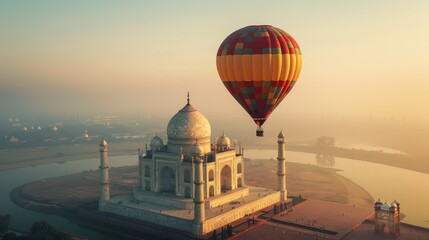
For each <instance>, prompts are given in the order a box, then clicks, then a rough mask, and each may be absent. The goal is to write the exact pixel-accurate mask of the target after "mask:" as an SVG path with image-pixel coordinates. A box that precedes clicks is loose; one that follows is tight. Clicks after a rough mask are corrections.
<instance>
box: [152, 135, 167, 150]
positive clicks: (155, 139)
mask: <svg viewBox="0 0 429 240" xmlns="http://www.w3.org/2000/svg"><path fill="white" fill-rule="evenodd" d="M162 146H164V142H163V141H162V139H161V138H160V137H158V135H155V137H153V138H152V140H150V147H151V148H160V147H162Z"/></svg>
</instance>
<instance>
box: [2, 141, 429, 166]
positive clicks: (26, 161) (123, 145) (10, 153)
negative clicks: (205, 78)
mask: <svg viewBox="0 0 429 240" xmlns="http://www.w3.org/2000/svg"><path fill="white" fill-rule="evenodd" d="M98 148H99V147H98V145H97V144H74V145H58V146H51V147H35V148H23V149H10V150H0V156H1V157H0V171H2V170H7V169H14V168H21V167H29V166H36V165H40V164H49V163H58V162H66V161H73V160H80V159H86V158H98V157H99V153H98ZM138 148H142V149H143V148H144V146H143V143H141V142H140V141H128V142H115V143H112V144H110V145H109V155H110V156H119V155H128V154H137V149H138ZM247 148H248V149H273V148H272V146H265V145H262V146H249V147H247ZM286 151H296V152H307V153H318V152H320V151H321V149H316V148H314V147H302V146H296V145H287V146H286ZM329 153H330V154H331V155H333V156H335V157H342V158H349V159H355V160H361V161H366V162H373V163H379V164H384V165H389V166H394V167H399V168H404V169H408V170H412V171H417V172H422V173H426V174H429V161H419V160H417V159H414V158H412V157H410V156H408V155H402V154H388V153H381V152H374V151H362V150H355V149H344V148H334V149H331V150H330V152H329Z"/></svg>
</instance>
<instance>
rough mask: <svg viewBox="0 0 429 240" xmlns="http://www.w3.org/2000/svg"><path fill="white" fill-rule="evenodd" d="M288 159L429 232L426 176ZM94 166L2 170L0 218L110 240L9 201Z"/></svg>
mask: <svg viewBox="0 0 429 240" xmlns="http://www.w3.org/2000/svg"><path fill="white" fill-rule="evenodd" d="M245 156H246V157H249V158H253V159H270V158H272V159H275V158H276V156H277V151H276V150H255V149H252V150H251V149H249V150H247V151H246V152H245ZM286 159H287V161H289V162H296V163H302V164H313V165H323V166H325V167H335V168H336V169H340V170H342V171H339V172H338V173H339V174H341V175H343V176H345V177H347V178H349V179H350V180H352V181H353V182H355V183H357V184H358V185H360V186H362V187H363V188H364V189H366V190H367V191H368V192H369V193H370V194H371V195H372V196H373V197H374V198H375V199H377V198H379V197H380V198H382V199H386V200H388V201H389V202H391V201H393V200H394V199H397V200H399V201H400V202H401V210H402V212H403V213H405V214H406V215H407V217H406V218H405V219H404V220H403V222H406V223H410V224H414V225H418V226H423V227H427V228H429V207H428V202H429V175H428V174H423V173H418V172H414V171H410V170H405V169H401V168H396V167H389V166H386V165H381V164H375V163H369V162H364V161H357V160H351V159H345V158H335V159H333V158H328V159H323V158H322V159H320V158H319V159H316V157H315V155H314V154H310V153H299V152H287V156H286ZM109 164H110V166H111V167H119V166H131V165H137V159H136V156H134V155H127V156H115V157H109ZM98 165H99V159H98V158H91V159H84V160H77V161H70V162H66V163H63V164H58V163H53V164H46V165H38V166H35V167H26V168H19V169H12V170H5V171H0V189H1V192H0V203H1V204H0V214H2V213H3V214H6V213H10V214H12V224H11V226H12V227H13V228H16V229H20V230H24V231H28V230H29V229H30V227H31V224H32V223H33V222H35V221H38V220H46V221H48V222H49V223H51V224H52V225H53V226H54V227H55V228H56V229H58V230H61V231H64V232H69V233H74V234H77V235H84V236H88V237H89V238H90V239H91V240H93V239H106V240H114V239H115V238H113V237H111V236H108V235H106V234H103V233H99V232H97V231H94V230H91V229H88V228H85V227H82V226H79V225H77V224H76V223H74V222H71V221H70V220H68V219H66V218H63V217H60V216H56V215H49V214H44V213H39V212H35V211H31V210H27V209H24V208H21V207H18V206H17V205H15V204H14V203H13V202H12V201H11V200H10V198H9V193H10V191H12V190H13V189H14V188H15V187H18V186H20V185H22V184H25V183H29V182H33V181H37V180H42V179H46V178H51V177H57V176H63V175H67V174H73V173H79V172H82V171H85V170H90V169H91V170H97V169H98Z"/></svg>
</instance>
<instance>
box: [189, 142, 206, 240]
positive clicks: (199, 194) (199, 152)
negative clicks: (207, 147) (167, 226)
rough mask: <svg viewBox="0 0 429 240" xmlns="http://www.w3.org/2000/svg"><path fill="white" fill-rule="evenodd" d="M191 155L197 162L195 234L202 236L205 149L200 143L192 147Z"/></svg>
mask: <svg viewBox="0 0 429 240" xmlns="http://www.w3.org/2000/svg"><path fill="white" fill-rule="evenodd" d="M191 154H192V155H193V158H194V162H195V181H194V186H195V195H194V226H195V229H194V234H195V235H202V232H201V231H202V229H201V224H202V223H203V222H204V221H205V218H206V217H205V210H204V179H203V177H204V176H203V157H204V149H203V147H202V146H201V145H199V144H198V143H195V144H194V146H192V149H191Z"/></svg>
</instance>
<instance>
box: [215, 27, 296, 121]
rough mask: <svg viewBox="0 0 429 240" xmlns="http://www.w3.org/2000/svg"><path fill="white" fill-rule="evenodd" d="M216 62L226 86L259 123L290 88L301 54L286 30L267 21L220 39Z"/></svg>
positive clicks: (293, 82) (292, 84) (294, 78)
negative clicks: (270, 24) (222, 39)
mask: <svg viewBox="0 0 429 240" xmlns="http://www.w3.org/2000/svg"><path fill="white" fill-rule="evenodd" d="M216 65H217V70H218V73H219V76H220V78H221V79H222V82H223V84H224V85H225V87H226V88H227V89H228V91H229V92H230V93H231V95H232V96H233V97H234V98H235V99H236V100H237V101H238V102H239V103H240V104H241V106H242V107H243V108H244V109H245V110H246V111H247V112H248V113H249V115H250V116H251V117H252V118H253V120H254V121H255V123H256V124H257V125H258V126H261V125H262V124H263V123H264V122H265V121H266V119H267V118H268V117H269V116H270V114H271V112H272V111H273V110H274V109H275V108H276V107H277V106H278V104H279V103H280V102H281V101H282V100H283V99H284V97H285V96H286V95H287V94H288V93H289V91H290V90H291V89H292V88H293V86H294V84H295V82H296V81H297V79H298V77H299V73H300V71H301V66H302V55H301V50H300V48H299V46H298V44H297V42H296V41H295V40H294V39H293V38H292V37H291V36H290V35H289V34H287V33H286V32H285V31H283V30H281V29H279V28H275V27H272V26H268V25H258V26H248V27H245V28H242V29H239V30H237V31H235V32H233V33H232V34H231V35H229V36H228V37H227V38H226V39H225V40H224V41H223V42H222V44H221V45H220V47H219V50H218V52H217V58H216Z"/></svg>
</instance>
